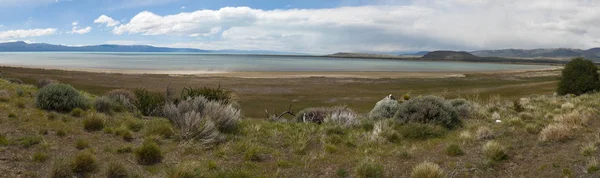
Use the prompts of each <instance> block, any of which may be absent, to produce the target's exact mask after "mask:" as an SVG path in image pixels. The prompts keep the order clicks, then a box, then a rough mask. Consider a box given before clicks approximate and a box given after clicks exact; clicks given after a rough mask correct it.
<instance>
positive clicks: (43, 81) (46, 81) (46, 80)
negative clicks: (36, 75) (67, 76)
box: [37, 79, 60, 88]
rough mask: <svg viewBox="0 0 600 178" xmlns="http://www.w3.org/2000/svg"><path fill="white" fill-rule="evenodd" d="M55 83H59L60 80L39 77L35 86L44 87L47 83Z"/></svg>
mask: <svg viewBox="0 0 600 178" xmlns="http://www.w3.org/2000/svg"><path fill="white" fill-rule="evenodd" d="M56 83H60V82H58V81H56V80H52V79H40V80H38V83H37V87H38V88H44V87H46V86H48V85H51V84H56Z"/></svg>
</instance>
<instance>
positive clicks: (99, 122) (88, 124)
mask: <svg viewBox="0 0 600 178" xmlns="http://www.w3.org/2000/svg"><path fill="white" fill-rule="evenodd" d="M83 128H84V129H85V130H86V131H88V132H94V131H100V130H102V129H103V128H104V116H102V115H99V114H94V115H91V116H89V117H87V118H86V119H84V120H83Z"/></svg>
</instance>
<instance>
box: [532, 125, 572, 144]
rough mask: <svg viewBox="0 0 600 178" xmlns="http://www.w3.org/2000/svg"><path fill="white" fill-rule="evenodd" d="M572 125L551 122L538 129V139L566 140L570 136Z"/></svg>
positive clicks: (543, 140)
mask: <svg viewBox="0 0 600 178" xmlns="http://www.w3.org/2000/svg"><path fill="white" fill-rule="evenodd" d="M572 130H573V127H572V126H569V125H567V124H564V123H553V124H550V125H548V126H546V127H545V128H544V129H542V131H540V136H539V140H540V141H542V142H546V141H555V142H557V141H566V140H568V139H570V138H571V135H572Z"/></svg>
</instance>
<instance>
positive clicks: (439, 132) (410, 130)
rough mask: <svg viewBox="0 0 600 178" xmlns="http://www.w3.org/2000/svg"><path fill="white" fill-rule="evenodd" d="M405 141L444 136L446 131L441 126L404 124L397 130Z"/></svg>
mask: <svg viewBox="0 0 600 178" xmlns="http://www.w3.org/2000/svg"><path fill="white" fill-rule="evenodd" d="M397 130H398V132H399V133H400V135H402V137H404V138H407V139H417V140H425V139H430V138H438V137H442V136H444V135H446V132H448V130H447V129H446V128H444V127H442V126H438V125H433V124H421V123H406V124H403V125H402V126H400V128H399V129H397Z"/></svg>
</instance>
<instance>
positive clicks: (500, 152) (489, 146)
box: [482, 141, 508, 161]
mask: <svg viewBox="0 0 600 178" xmlns="http://www.w3.org/2000/svg"><path fill="white" fill-rule="evenodd" d="M482 151H483V155H484V156H485V157H486V158H488V159H489V160H491V161H501V160H505V159H507V158H508V155H507V154H506V151H505V150H504V147H502V145H500V143H498V142H496V141H488V142H487V143H485V145H483V148H482Z"/></svg>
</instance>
